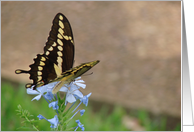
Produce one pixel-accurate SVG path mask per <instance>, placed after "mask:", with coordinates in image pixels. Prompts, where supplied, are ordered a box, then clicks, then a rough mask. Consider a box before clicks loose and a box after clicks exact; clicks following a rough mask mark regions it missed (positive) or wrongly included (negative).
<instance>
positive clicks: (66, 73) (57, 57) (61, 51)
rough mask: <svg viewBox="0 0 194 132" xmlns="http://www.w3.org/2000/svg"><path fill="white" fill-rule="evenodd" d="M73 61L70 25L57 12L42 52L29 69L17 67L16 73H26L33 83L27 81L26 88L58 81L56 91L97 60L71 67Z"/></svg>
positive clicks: (54, 90)
mask: <svg viewBox="0 0 194 132" xmlns="http://www.w3.org/2000/svg"><path fill="white" fill-rule="evenodd" d="M73 62H74V40H73V33H72V30H71V26H70V23H69V21H68V20H67V18H66V17H65V16H64V15H63V14H61V13H58V14H57V15H56V16H55V18H54V20H53V25H52V28H51V31H50V33H49V37H48V39H47V42H46V45H45V47H44V53H43V54H37V57H36V58H34V63H33V64H31V65H30V66H29V67H30V68H31V69H30V70H29V71H26V70H20V69H17V70H16V71H15V73H16V74H20V73H28V74H30V77H29V78H30V79H32V80H33V83H27V84H26V86H25V87H26V88H30V87H33V89H36V88H37V87H40V86H43V85H46V84H48V83H51V82H55V81H58V83H57V84H56V86H55V87H54V89H53V91H52V93H53V94H54V93H57V92H58V91H59V90H60V88H61V87H62V86H63V85H64V84H68V83H70V82H72V81H74V79H75V78H77V77H79V76H81V75H82V74H84V73H85V72H86V71H88V70H89V69H91V68H92V67H93V66H94V65H96V64H97V63H99V60H96V61H92V62H88V63H82V64H81V65H79V66H77V67H74V68H72V66H73Z"/></svg>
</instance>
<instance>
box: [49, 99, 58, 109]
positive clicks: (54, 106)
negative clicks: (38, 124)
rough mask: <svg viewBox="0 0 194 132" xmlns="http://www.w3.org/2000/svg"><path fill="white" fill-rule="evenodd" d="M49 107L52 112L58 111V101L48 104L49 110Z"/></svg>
mask: <svg viewBox="0 0 194 132" xmlns="http://www.w3.org/2000/svg"><path fill="white" fill-rule="evenodd" d="M50 107H53V110H57V109H59V106H58V101H54V102H51V103H49V108H50Z"/></svg>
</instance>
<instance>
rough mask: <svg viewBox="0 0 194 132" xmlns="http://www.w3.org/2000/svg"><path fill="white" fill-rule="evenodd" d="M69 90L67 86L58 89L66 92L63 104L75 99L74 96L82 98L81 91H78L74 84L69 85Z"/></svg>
mask: <svg viewBox="0 0 194 132" xmlns="http://www.w3.org/2000/svg"><path fill="white" fill-rule="evenodd" d="M70 86H71V87H70V90H69V89H68V88H67V87H64V86H63V87H62V88H61V89H60V90H59V91H62V92H67V94H66V99H65V105H66V104H67V102H69V103H73V102H75V101H76V98H75V96H76V97H79V98H83V94H82V92H80V91H79V90H78V89H79V88H78V87H77V86H76V85H70Z"/></svg>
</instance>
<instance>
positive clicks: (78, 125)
mask: <svg viewBox="0 0 194 132" xmlns="http://www.w3.org/2000/svg"><path fill="white" fill-rule="evenodd" d="M75 122H76V123H77V126H76V127H75V130H74V131H76V130H77V129H78V128H81V130H82V131H84V130H85V128H84V125H83V124H81V122H80V121H79V120H76V121H75Z"/></svg>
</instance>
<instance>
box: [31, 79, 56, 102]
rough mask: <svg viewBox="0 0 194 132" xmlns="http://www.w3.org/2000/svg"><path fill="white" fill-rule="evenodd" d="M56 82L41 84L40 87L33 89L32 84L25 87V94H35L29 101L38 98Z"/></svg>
mask: <svg viewBox="0 0 194 132" xmlns="http://www.w3.org/2000/svg"><path fill="white" fill-rule="evenodd" d="M56 83H57V82H53V83H49V84H47V85H43V86H41V87H38V88H36V90H33V87H34V86H32V87H31V88H28V89H27V94H32V95H37V96H36V97H34V98H33V99H32V100H31V101H33V100H39V99H40V98H41V96H43V95H44V93H45V92H49V91H50V89H51V88H53V87H54V85H56Z"/></svg>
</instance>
